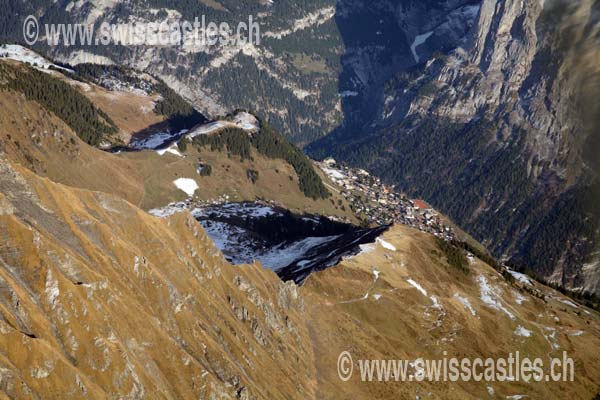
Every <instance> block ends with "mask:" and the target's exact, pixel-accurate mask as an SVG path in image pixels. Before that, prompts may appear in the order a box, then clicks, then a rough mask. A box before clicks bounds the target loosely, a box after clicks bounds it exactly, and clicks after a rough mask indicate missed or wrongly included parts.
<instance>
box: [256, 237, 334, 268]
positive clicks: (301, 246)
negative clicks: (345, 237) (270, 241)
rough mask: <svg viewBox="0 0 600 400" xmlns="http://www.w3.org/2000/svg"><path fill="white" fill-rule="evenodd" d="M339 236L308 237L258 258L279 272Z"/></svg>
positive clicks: (266, 265)
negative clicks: (311, 250)
mask: <svg viewBox="0 0 600 400" xmlns="http://www.w3.org/2000/svg"><path fill="white" fill-rule="evenodd" d="M338 237H339V236H325V237H308V238H305V239H302V240H300V241H298V242H295V243H292V244H291V245H282V246H280V247H277V248H275V249H273V250H271V251H269V252H266V253H264V254H260V255H258V256H257V257H256V258H257V260H258V261H260V262H261V263H262V264H263V265H264V266H265V267H268V268H270V269H272V270H274V271H277V270H279V269H281V268H283V267H287V266H288V265H290V264H291V263H293V262H294V261H296V260H298V259H300V258H301V257H302V256H303V255H304V254H306V253H307V252H308V251H309V250H310V249H312V248H313V247H316V246H319V245H321V244H324V243H327V242H330V241H332V240H335V239H337V238H338Z"/></svg>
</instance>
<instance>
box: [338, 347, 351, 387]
mask: <svg viewBox="0 0 600 400" xmlns="http://www.w3.org/2000/svg"><path fill="white" fill-rule="evenodd" d="M337 367H338V375H339V376H340V379H341V380H342V381H343V382H348V381H349V380H350V378H351V377H352V370H353V369H354V363H353V362H352V356H351V355H350V353H349V352H347V351H342V352H341V353H340V356H339V357H338V362H337Z"/></svg>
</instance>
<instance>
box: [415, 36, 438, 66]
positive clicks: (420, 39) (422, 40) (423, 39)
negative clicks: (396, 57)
mask: <svg viewBox="0 0 600 400" xmlns="http://www.w3.org/2000/svg"><path fill="white" fill-rule="evenodd" d="M431 35H433V31H431V32H427V33H424V34H422V35H418V36H417V37H416V38H415V41H414V42H413V44H412V45H411V46H410V51H412V53H413V57H414V58H415V62H417V63H418V62H419V56H418V54H417V47H419V46H420V45H422V44H423V43H425V42H426V41H427V39H429V38H430V37H431Z"/></svg>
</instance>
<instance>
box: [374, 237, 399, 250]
mask: <svg viewBox="0 0 600 400" xmlns="http://www.w3.org/2000/svg"><path fill="white" fill-rule="evenodd" d="M377 243H379V244H380V245H381V247H383V248H384V249H388V250H391V251H396V247H395V246H394V245H393V244H391V243H389V242H386V241H385V240H383V239H381V238H377Z"/></svg>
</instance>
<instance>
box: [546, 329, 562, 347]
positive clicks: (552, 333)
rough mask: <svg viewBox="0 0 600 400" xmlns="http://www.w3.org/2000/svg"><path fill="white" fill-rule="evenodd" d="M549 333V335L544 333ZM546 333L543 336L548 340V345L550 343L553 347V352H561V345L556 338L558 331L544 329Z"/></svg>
mask: <svg viewBox="0 0 600 400" xmlns="http://www.w3.org/2000/svg"><path fill="white" fill-rule="evenodd" d="M544 332H547V333H544ZM544 332H542V333H543V335H544V337H545V338H546V340H547V341H548V343H550V346H551V347H552V349H553V350H560V344H559V343H558V339H557V338H556V332H557V331H556V329H555V328H552V327H549V326H547V327H545V328H544Z"/></svg>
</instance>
